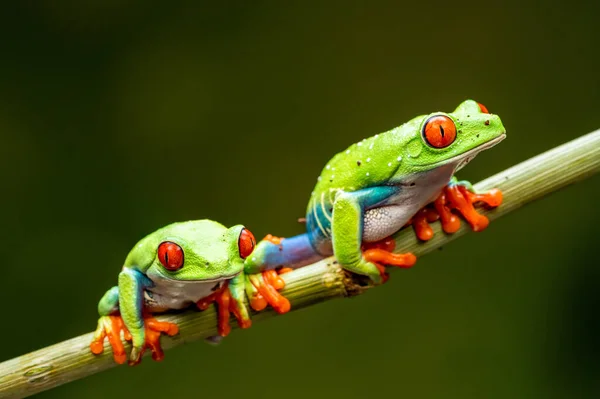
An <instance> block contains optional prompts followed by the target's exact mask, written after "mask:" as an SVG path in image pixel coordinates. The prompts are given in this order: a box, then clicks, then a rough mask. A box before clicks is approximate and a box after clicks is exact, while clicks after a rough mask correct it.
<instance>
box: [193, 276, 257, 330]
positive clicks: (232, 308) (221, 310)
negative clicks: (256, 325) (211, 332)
mask: <svg viewBox="0 0 600 399" xmlns="http://www.w3.org/2000/svg"><path fill="white" fill-rule="evenodd" d="M213 302H214V303H216V304H217V318H218V322H217V331H218V333H219V335H220V336H221V337H226V336H228V335H229V333H230V332H231V325H230V324H229V320H230V318H231V313H233V315H234V316H235V318H236V319H237V321H238V325H239V326H240V328H250V326H252V321H251V320H250V318H249V316H248V315H247V314H245V312H243V311H242V310H241V309H240V307H241V306H244V305H243V304H239V303H238V300H237V299H235V297H234V296H233V295H232V293H231V291H230V289H229V284H228V283H227V282H226V283H225V284H224V285H223V287H221V289H219V290H218V291H216V292H213V293H212V294H210V295H209V296H207V297H206V298H202V299H200V300H199V301H198V302H196V306H197V307H198V309H200V310H206V309H208V307H209V306H210V304H212V303H213Z"/></svg>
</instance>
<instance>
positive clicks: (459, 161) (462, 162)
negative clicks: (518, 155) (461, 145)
mask: <svg viewBox="0 0 600 399" xmlns="http://www.w3.org/2000/svg"><path fill="white" fill-rule="evenodd" d="M505 138H506V133H502V134H501V135H500V136H498V137H496V138H494V139H493V140H490V141H486V142H485V143H483V144H480V145H478V146H477V147H475V148H472V149H470V150H469V151H467V152H465V153H463V154H460V155H457V156H455V157H453V158H450V159H447V160H446V161H443V162H441V164H442V165H447V164H451V163H456V169H455V170H456V171H459V170H460V169H462V168H464V167H465V166H466V165H467V164H468V163H469V162H471V161H472V160H473V158H475V157H476V156H477V154H479V153H480V152H481V151H485V150H487V149H489V148H492V147H493V146H495V145H496V144H498V143H499V142H501V141H502V140H504V139H505Z"/></svg>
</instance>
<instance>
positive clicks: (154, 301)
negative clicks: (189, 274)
mask: <svg viewBox="0 0 600 399" xmlns="http://www.w3.org/2000/svg"><path fill="white" fill-rule="evenodd" d="M148 278H150V280H152V282H153V283H154V286H153V287H150V288H147V289H146V291H145V292H144V303H145V305H146V306H147V308H148V309H149V310H151V311H154V312H159V311H165V310H167V309H183V308H185V307H188V306H190V305H192V304H194V303H196V302H197V301H198V300H200V299H202V298H205V297H207V296H209V295H210V294H212V293H213V292H215V291H216V290H218V289H219V288H221V287H222V286H223V283H224V282H225V281H226V280H225V279H221V280H210V281H180V280H171V279H167V278H164V277H162V276H160V275H157V274H148Z"/></svg>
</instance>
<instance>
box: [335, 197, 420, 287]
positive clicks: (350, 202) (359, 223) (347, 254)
mask: <svg viewBox="0 0 600 399" xmlns="http://www.w3.org/2000/svg"><path fill="white" fill-rule="evenodd" d="M386 190H389V189H388V188H373V189H370V190H369V191H358V192H351V193H347V192H340V193H338V195H337V196H336V198H335V203H334V207H333V215H332V222H331V229H332V230H331V232H332V244H333V252H334V254H335V256H336V258H337V260H338V262H340V264H341V265H342V267H343V268H344V269H346V270H348V271H351V272H353V273H357V274H362V275H365V276H368V277H369V278H370V279H371V280H372V281H373V282H375V283H376V284H380V283H382V282H384V281H385V280H387V274H386V273H385V267H384V266H383V265H388V266H398V267H405V268H406V267H411V266H413V265H414V264H415V262H416V257H415V256H414V255H413V254H411V253H407V254H394V253H392V250H393V248H390V247H389V246H388V247H387V248H382V247H377V246H375V247H374V248H373V247H372V246H371V247H370V248H367V249H366V250H365V252H364V253H363V252H361V244H362V236H363V220H364V212H363V206H364V204H365V202H367V201H373V200H374V198H377V197H379V196H381V197H385V194H386V193H385V191H386ZM373 191H378V192H373Z"/></svg>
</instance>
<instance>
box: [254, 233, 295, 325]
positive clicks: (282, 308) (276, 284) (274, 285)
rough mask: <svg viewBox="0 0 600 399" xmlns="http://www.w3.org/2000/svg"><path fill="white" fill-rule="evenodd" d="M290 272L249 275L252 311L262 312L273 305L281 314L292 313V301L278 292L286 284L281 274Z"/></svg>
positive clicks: (286, 270) (273, 271)
mask: <svg viewBox="0 0 600 399" xmlns="http://www.w3.org/2000/svg"><path fill="white" fill-rule="evenodd" d="M267 237H268V236H267ZM289 271H291V269H289V268H282V269H280V270H279V271H276V270H267V271H265V272H262V273H256V274H250V275H248V280H249V281H250V284H251V285H252V286H251V287H249V288H250V291H251V292H253V294H252V295H249V297H250V306H251V307H252V309H254V310H256V311H261V310H263V309H264V308H266V307H267V305H271V307H273V309H275V311H276V312H277V313H279V314H283V313H287V312H289V311H290V308H291V305H290V301H288V299H287V298H286V297H284V296H283V295H281V294H280V293H279V292H278V291H280V290H282V289H283V288H284V287H285V282H284V281H283V279H282V278H281V277H279V274H283V273H287V272H289Z"/></svg>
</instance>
